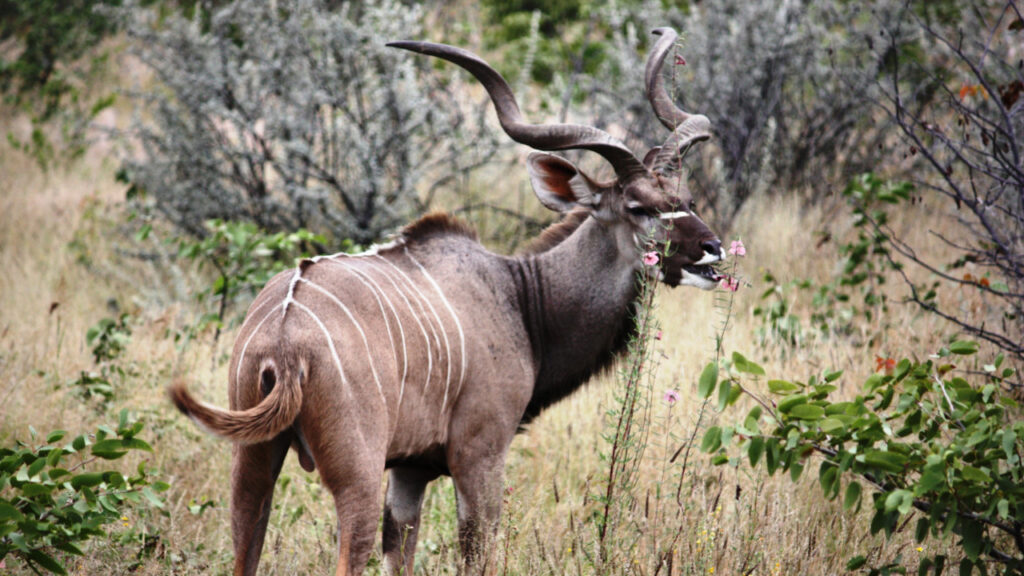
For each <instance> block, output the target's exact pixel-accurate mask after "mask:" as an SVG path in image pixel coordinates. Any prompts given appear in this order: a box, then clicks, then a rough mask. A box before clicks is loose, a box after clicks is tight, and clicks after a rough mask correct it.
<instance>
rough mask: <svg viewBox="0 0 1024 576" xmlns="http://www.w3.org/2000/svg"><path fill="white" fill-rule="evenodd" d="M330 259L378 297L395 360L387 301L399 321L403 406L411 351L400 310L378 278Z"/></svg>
mask: <svg viewBox="0 0 1024 576" xmlns="http://www.w3.org/2000/svg"><path fill="white" fill-rule="evenodd" d="M329 261H330V262H333V263H334V264H337V265H339V266H342V267H344V268H345V270H346V271H348V272H350V273H351V274H352V275H353V276H354V277H355V278H356V280H359V281H360V282H362V284H363V286H366V287H367V288H369V289H370V291H371V292H372V293H373V296H374V297H375V298H376V299H377V306H378V307H379V308H380V314H381V316H383V317H384V326H385V327H386V328H387V331H388V339H390V340H391V353H392V354H394V356H395V362H397V361H398V349H397V348H396V347H395V338H394V335H393V334H392V332H391V322H390V321H389V320H388V314H387V312H386V311H385V310H384V304H385V303H386V304H387V305H388V308H390V309H391V314H392V315H393V316H394V317H395V322H397V323H398V335H399V338H401V339H402V381H401V384H400V385H399V387H398V405H399V406H401V405H402V397H403V396H404V395H405V380H406V377H407V376H408V374H409V351H408V349H407V347H406V343H405V328H404V327H403V326H402V318H401V317H400V316H399V315H398V311H397V310H395V305H394V304H392V302H391V298H389V297H388V294H387V292H385V291H384V289H383V288H381V287H380V285H379V284H377V281H376V280H374V279H373V278H371V277H370V276H369V275H368V274H367V273H365V272H363V271H362V270H359V269H358V268H357V267H355V266H353V265H351V264H349V263H347V262H343V261H341V260H337V259H330V260H329ZM382 298H383V300H382Z"/></svg>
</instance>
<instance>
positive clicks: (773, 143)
mask: <svg viewBox="0 0 1024 576" xmlns="http://www.w3.org/2000/svg"><path fill="white" fill-rule="evenodd" d="M270 6H276V9H272V8H269V7H270ZM662 25H671V26H674V27H676V28H677V29H679V30H681V31H682V32H683V40H682V42H681V44H680V46H679V50H678V52H677V54H676V55H675V56H674V57H673V59H672V64H673V65H672V66H671V68H672V69H671V70H670V71H669V74H670V76H669V77H668V78H667V79H668V80H669V82H670V83H671V84H670V85H672V86H673V87H674V88H675V90H676V94H677V98H678V100H679V101H680V102H681V103H682V105H683V106H684V107H685V108H687V109H689V110H693V111H697V112H700V113H703V114H706V115H708V116H709V117H710V118H711V121H712V124H713V125H714V127H715V130H716V137H715V139H714V140H713V141H712V142H711V143H710V144H707V145H704V147H703V149H702V150H700V151H699V154H690V155H689V156H688V163H689V166H688V169H689V170H691V181H692V185H693V187H694V189H695V191H696V192H697V196H698V201H699V203H700V204H701V210H702V212H703V214H704V215H705V216H706V218H705V219H707V220H708V221H710V222H711V223H712V227H713V228H715V229H716V230H717V231H719V232H720V234H722V235H723V238H724V239H727V240H728V241H731V240H742V243H743V246H744V247H745V252H746V256H740V255H739V254H736V255H735V256H734V257H733V258H732V259H731V260H730V266H733V267H734V268H733V275H734V276H736V277H737V278H739V279H740V280H741V282H740V285H739V290H738V291H735V292H731V291H727V290H723V291H719V292H716V293H696V292H694V291H685V290H676V291H671V290H666V289H655V288H650V287H649V288H648V291H647V292H645V300H644V301H645V302H646V303H647V306H646V307H645V311H644V316H643V330H642V337H641V338H640V339H638V340H637V341H636V342H634V343H633V345H632V347H631V349H630V354H629V357H628V358H627V359H625V360H624V361H623V362H622V363H621V370H620V371H619V372H618V373H616V374H613V375H609V376H607V377H605V378H602V379H601V381H599V382H595V383H593V384H592V385H590V386H588V387H587V388H586V389H585V390H583V391H581V393H579V394H576V395H574V396H573V397H571V398H569V399H568V400H566V401H565V402H563V403H562V404H560V405H558V406H557V407H554V408H552V409H551V410H550V411H548V412H546V413H545V414H543V415H542V416H541V417H540V418H538V419H537V420H536V421H535V422H533V423H531V425H530V427H529V429H528V430H526V431H525V432H524V433H523V434H521V435H520V436H519V437H518V438H517V439H516V441H515V443H514V444H513V447H512V455H511V457H510V463H509V467H508V472H507V478H506V482H507V488H506V502H505V508H504V513H503V518H502V526H501V534H500V537H499V542H498V552H497V558H496V561H497V562H498V563H499V564H498V565H499V567H500V568H499V569H500V571H501V572H502V573H508V574H564V573H571V574H622V573H633V574H651V575H654V574H713V573H719V574H837V573H845V572H855V573H860V572H863V573H869V572H872V571H873V573H880V574H881V573H907V572H917V573H921V574H924V573H928V574H953V573H957V574H968V573H1011V574H1019V573H1022V570H1024V569H1022V567H1021V566H1022V561H1024V533H1022V527H1024V494H1022V493H1021V488H1020V486H1021V471H1022V464H1021V457H1022V454H1024V429H1022V428H1021V425H1020V421H1021V411H1020V408H1019V407H1018V406H1017V404H1016V401H1015V400H1016V399H1017V398H1019V396H1020V385H1021V379H1020V376H1019V374H1020V372H1019V371H1020V368H1021V367H1022V362H1024V285H1022V279H1024V256H1022V254H1024V237H1022V234H1024V160H1022V158H1024V137H1022V136H1021V134H1022V130H1024V125H1022V124H1024V120H1022V118H1024V98H1022V97H1021V95H1022V92H1024V72H1022V69H1024V66H1022V64H1021V63H1022V59H1024V49H1022V47H1024V20H1022V16H1021V7H1020V5H1019V3H1018V2H1016V1H1014V0H1008V1H1007V0H1004V1H994V0H993V1H987V2H980V3H979V2H976V3H972V4H971V5H970V6H964V5H962V3H958V2H951V1H949V2H947V1H941V2H902V1H897V0H880V1H876V2H872V3H869V4H864V5H861V3H851V2H845V1H840V0H834V1H824V2H800V1H795V2H782V3H779V2H771V1H767V0H765V1H760V0H759V1H753V2H750V1H748V2H733V1H731V0H717V1H714V2H708V1H705V2H700V3H688V2H665V1H658V0H653V1H639V0H620V1H618V2H615V1H607V2H605V1H602V2H588V1H582V0H580V1H575V0H565V1H562V2H557V3H531V2H499V1H497V0H489V1H487V2H484V3H482V4H481V5H480V6H477V4H476V3H467V2H458V3H454V5H453V4H450V3H431V2H426V3H412V2H397V1H395V2H389V1H384V0H381V1H364V2H353V3H342V2H319V1H315V0H278V2H277V3H276V4H271V3H266V2H258V1H255V0H237V1H235V2H203V3H193V2H172V1H163V2H160V1H155V2H154V1H147V2H114V1H104V0H96V1H88V0H82V1H79V2H55V3H48V2H37V1H32V0H0V92H2V94H3V96H4V98H5V100H4V103H3V105H2V108H0V109H2V114H0V130H3V132H4V133H5V136H6V139H5V141H4V142H3V143H2V144H0V175H2V177H0V267H2V269H3V270H4V273H3V274H0V414H2V418H0V573H2V574H7V573H12V574H25V573H32V572H34V571H39V570H49V571H54V572H61V571H67V572H68V573H75V574H95V573H103V572H107V573H114V574H121V573H129V572H131V573H141V574H167V573H175V574H209V573H226V572H228V571H229V569H230V565H231V555H230V530H229V528H228V526H229V519H228V510H227V499H228V493H229V487H228V470H229V464H228V462H229V459H230V447H229V446H228V445H227V444H225V443H223V442H219V441H217V440H214V439H212V438H209V437H207V436H206V435H204V434H202V433H201V432H199V431H198V430H196V429H195V428H194V427H193V426H191V425H190V424H189V423H187V422H185V421H183V420H182V419H181V418H180V417H179V416H178V415H177V414H176V413H174V412H173V409H172V408H171V407H170V405H169V403H167V402H166V401H165V396H164V387H165V386H166V385H167V384H168V383H169V382H170V381H171V380H172V379H174V378H184V379H186V380H187V381H188V382H189V383H190V385H191V386H192V387H193V388H194V389H197V390H200V391H201V393H202V394H203V395H204V397H205V398H207V399H208V400H210V401H212V402H216V403H219V404H226V397H225V393H226V385H225V383H226V380H227V378H226V374H225V372H226V364H227V354H228V353H229V351H230V343H231V340H232V336H233V331H234V329H235V326H236V324H237V320H238V319H239V316H240V314H241V313H242V311H243V310H244V309H245V307H246V306H247V304H248V302H249V301H250V300H251V298H252V297H253V295H254V293H255V291H257V290H258V289H259V286H260V285H261V284H262V282H263V281H265V279H266V278H268V277H269V275H270V274H272V273H274V272H275V271H277V270H279V269H281V268H282V267H286V266H290V265H291V264H292V262H293V261H294V258H296V257H297V256H299V255H302V254H306V253H311V252H319V251H337V250H340V249H346V248H351V247H353V246H354V245H360V244H367V243H370V242H374V241H377V240H380V239H382V238H383V237H384V236H385V235H386V234H387V233H389V232H391V231H393V230H394V229H395V228H396V227H397V226H400V225H401V224H403V223H405V222H407V221H409V220H411V219H413V218H415V217H416V215H417V214H419V213H421V212H422V211H424V210H426V209H428V208H443V209H447V210H450V211H453V212H456V213H459V214H461V215H462V216H464V217H466V218H468V219H469V220H471V221H472V222H473V223H474V225H475V226H477V228H478V229H479V230H480V231H481V233H482V237H483V238H485V241H486V242H487V243H488V244H489V245H490V246H492V247H494V248H495V249H497V250H499V251H509V250H512V249H514V247H515V246H516V245H517V244H519V243H520V242H522V241H523V240H524V239H526V238H528V237H529V236H530V235H531V234H533V233H535V232H536V230H537V229H538V228H539V227H541V226H543V224H544V223H546V222H548V221H550V219H551V216H550V215H549V214H546V213H545V212H544V211H543V209H541V208H540V207H539V206H537V203H536V202H535V201H533V196H532V194H531V193H530V192H529V187H528V183H527V181H526V178H524V176H525V172H524V171H523V170H522V166H521V159H520V156H521V153H522V150H521V149H520V148H519V147H515V146H511V145H508V144H507V143H506V139H505V138H504V137H503V136H502V135H501V134H500V133H499V131H498V130H497V127H496V125H495V123H494V122H493V118H492V116H491V114H490V112H488V109H487V106H486V105H484V104H485V103H484V102H482V100H481V96H482V95H481V92H480V90H479V89H478V88H477V87H475V86H474V85H473V84H472V83H471V82H469V81H468V80H467V78H466V77H465V75H463V74H460V73H457V72H456V71H455V70H453V69H452V68H453V67H451V66H444V65H436V63H431V62H429V61H426V59H421V58H410V57H409V56H408V55H404V56H403V55H402V54H401V53H391V52H390V51H388V50H385V49H383V48H382V47H381V46H382V44H383V42H384V41H386V40H391V39H397V38H409V37H412V38H420V37H424V38H428V39H431V40H436V41H446V42H449V43H454V44H458V45H461V46H465V47H467V48H469V49H472V50H474V51H477V52H478V53H482V54H485V55H486V57H487V58H488V59H489V60H490V61H492V62H495V63H496V64H497V66H498V67H499V68H500V69H501V70H502V71H503V72H505V73H506V75H507V76H508V77H509V78H510V80H511V81H512V83H513V85H515V86H516V89H517V91H518V93H520V94H522V101H523V103H524V107H525V108H526V112H527V115H528V116H529V117H530V118H532V119H535V120H536V121H559V120H565V119H569V120H573V121H581V122H587V123H592V124H594V125H597V126H601V127H603V128H605V129H607V130H609V131H611V132H613V133H615V134H618V135H620V136H621V137H623V138H624V139H625V140H627V141H628V142H630V143H631V144H633V145H635V146H636V147H637V148H638V149H639V148H641V147H643V146H645V145H650V144H652V143H656V142H659V141H660V140H661V138H662V132H661V130H662V128H661V127H660V126H658V125H657V123H656V122H652V118H651V116H652V115H651V114H650V112H649V109H648V108H649V107H648V105H647V104H646V102H645V98H644V96H643V92H642V85H641V78H640V71H641V70H642V67H643V61H644V58H645V56H646V49H647V47H648V46H649V42H650V36H649V34H648V32H649V30H650V29H652V28H654V27H657V26H662ZM255 39H258V40H255ZM583 161H584V162H587V163H590V164H592V165H593V166H594V167H595V169H596V170H598V171H600V170H601V169H603V168H604V167H602V166H601V165H600V163H599V162H597V161H595V160H594V159H592V158H589V157H584V158H583ZM728 241H727V244H728V243H729V242H728ZM734 251H737V250H736V249H735V247H734ZM805 471H806V473H805ZM274 506H275V508H274V513H273V516H272V519H271V526H270V532H269V534H268V538H267V545H266V550H265V551H264V557H263V570H264V573H268V574H295V573H309V572H315V573H322V572H327V571H329V570H330V569H331V568H332V567H333V564H334V562H335V559H334V551H333V544H332V530H333V522H334V519H333V515H334V512H333V509H332V506H331V503H330V498H329V496H327V495H326V494H323V493H322V490H321V488H320V485H319V482H318V479H317V477H316V475H315V474H313V475H310V474H306V473H305V472H303V471H302V470H301V468H300V467H299V466H297V465H296V463H295V462H293V461H292V460H289V461H288V462H287V463H286V467H285V471H284V474H283V476H282V479H281V481H280V482H279V485H278V492H277V497H276V498H275V504H274ZM420 542H421V545H420V550H419V555H418V558H417V566H418V567H419V568H420V570H421V571H422V572H424V573H430V574H435V573H436V574H444V573H456V572H457V569H458V566H459V559H458V557H457V548H458V547H457V540H456V531H455V509H454V496H453V493H452V489H451V486H450V483H448V482H445V481H440V482H437V483H435V485H434V486H432V487H431V489H430V492H429V496H428V500H427V503H426V507H425V519H424V527H423V532H422V534H421V536H420ZM378 569H379V562H378V560H377V559H375V560H374V563H373V565H372V566H371V570H378Z"/></svg>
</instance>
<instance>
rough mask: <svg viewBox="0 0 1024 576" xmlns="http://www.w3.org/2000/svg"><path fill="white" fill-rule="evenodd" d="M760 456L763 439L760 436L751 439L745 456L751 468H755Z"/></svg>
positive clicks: (762, 452) (762, 449)
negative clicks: (748, 459)
mask: <svg viewBox="0 0 1024 576" xmlns="http://www.w3.org/2000/svg"><path fill="white" fill-rule="evenodd" d="M762 454H764V438H762V437H760V436H754V437H752V438H751V439H750V444H749V445H748V446H747V456H748V457H749V458H750V466H751V467H756V466H757V463H758V462H759V461H760V460H761V455H762Z"/></svg>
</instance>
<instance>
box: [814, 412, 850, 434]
mask: <svg viewBox="0 0 1024 576" xmlns="http://www.w3.org/2000/svg"><path fill="white" fill-rule="evenodd" d="M823 410H824V409H823ZM818 427H819V428H821V431H822V432H824V433H825V434H828V435H830V436H835V435H836V433H839V432H843V431H844V430H846V425H845V424H843V421H842V420H840V419H839V418H834V417H829V418H825V419H824V420H822V421H821V422H819V423H818Z"/></svg>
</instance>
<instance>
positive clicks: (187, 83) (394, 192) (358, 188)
mask: <svg viewBox="0 0 1024 576" xmlns="http://www.w3.org/2000/svg"><path fill="white" fill-rule="evenodd" d="M120 14H121V16H123V17H125V18H127V20H128V22H127V30H128V32H129V36H130V38H131V41H132V42H131V46H132V49H131V50H132V52H133V54H134V55H136V56H137V57H138V58H139V59H140V60H141V61H142V62H143V63H144V64H145V65H146V66H147V67H148V68H149V69H150V70H151V71H152V72H153V75H154V77H153V82H152V83H150V84H149V85H148V86H146V87H144V88H143V89H142V90H140V91H138V92H137V93H135V94H134V96H135V98H136V100H137V102H139V103H140V104H141V105H143V108H142V110H140V113H139V114H137V115H136V117H135V121H134V123H133V126H132V132H133V133H132V136H134V137H135V139H134V140H133V142H136V143H137V146H136V147H135V148H134V150H135V153H134V154H133V155H132V156H131V157H130V158H129V159H128V160H127V161H126V162H125V164H124V171H123V174H124V175H125V177H126V178H127V179H128V181H130V182H131V184H132V188H131V190H130V193H129V195H130V196H131V197H132V198H133V199H134V200H136V201H142V202H144V204H145V205H146V206H148V207H151V208H153V209H155V211H156V213H157V214H158V215H160V216H162V217H163V218H165V219H166V220H168V221H169V222H171V223H172V224H173V225H174V226H175V227H176V228H178V229H179V230H180V231H183V232H185V233H187V234H190V235H193V236H196V237H204V236H205V234H206V233H207V230H206V228H204V224H203V223H204V222H206V221H208V220H210V219H214V218H217V219H221V220H230V221H249V222H253V223H255V224H257V225H258V226H259V227H260V228H262V229H264V230H267V231H271V232H274V231H281V230H284V231H291V230H296V229H299V228H305V229H308V230H312V231H314V232H317V233H325V234H327V235H328V236H330V237H334V238H336V239H351V240H353V241H355V242H356V243H358V244H368V243H370V242H373V241H375V240H378V239H379V238H381V237H382V236H383V235H385V234H386V233H387V232H389V231H392V230H393V229H395V228H396V227H397V226H399V225H400V224H403V223H405V222H407V221H408V220H409V219H410V217H411V215H413V214H415V213H419V212H422V211H423V210H424V209H425V208H426V206H427V205H429V204H430V201H431V199H432V196H433V193H434V191H435V189H436V188H437V186H439V185H441V183H443V182H445V181H448V180H449V179H450V178H451V177H452V175H453V174H461V173H464V172H465V171H467V170H469V169H471V168H472V167H474V166H477V165H479V164H480V163H481V162H483V161H484V160H485V159H486V158H488V157H489V155H490V153H491V152H493V150H494V147H495V144H494V140H493V139H491V138H490V137H488V136H487V135H486V134H484V133H481V132H480V131H479V127H480V122H478V121H476V120H477V118H470V117H467V116H464V115H460V113H459V110H460V106H459V105H457V104H454V103H453V102H452V101H451V100H452V99H454V97H455V95H458V94H459V93H460V91H459V90H458V86H459V84H458V83H457V81H456V80H453V79H450V78H445V77H444V76H442V75H439V74H437V73H434V72H431V74H424V75H423V77H422V78H420V77H419V75H418V74H417V70H416V68H415V66H416V65H423V62H422V61H417V59H415V58H409V56H408V54H404V53H400V52H398V51H395V50H392V49H389V48H386V47H385V46H384V44H385V42H387V41H389V40H395V39H408V38H414V39H415V38H420V37H421V36H422V35H423V32H422V29H421V25H420V18H421V10H420V9H419V8H418V7H416V6H407V5H404V4H402V3H400V2H397V1H392V0H371V1H367V2H360V3H353V4H344V5H342V6H341V7H340V8H338V9H336V10H331V9H329V8H328V6H327V4H326V3H325V2H322V1H318V0H279V1H278V2H266V1H263V0H239V1H238V2H233V3H231V4H229V5H225V6H223V7H219V8H215V9H214V10H213V11H212V12H211V13H209V15H208V18H205V17H204V18H199V17H197V18H196V19H195V20H191V21H190V20H186V19H184V18H181V17H178V16H173V15H172V16H170V17H168V18H166V19H162V20H159V19H157V17H156V14H155V13H153V12H151V11H147V10H145V9H142V8H140V7H138V6H136V5H129V6H127V7H125V8H124V9H122V10H121V11H120ZM417 62H418V64H417ZM449 72H450V71H449ZM439 78H440V79H443V80H438V79H439ZM428 82H433V83H432V84H428Z"/></svg>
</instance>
